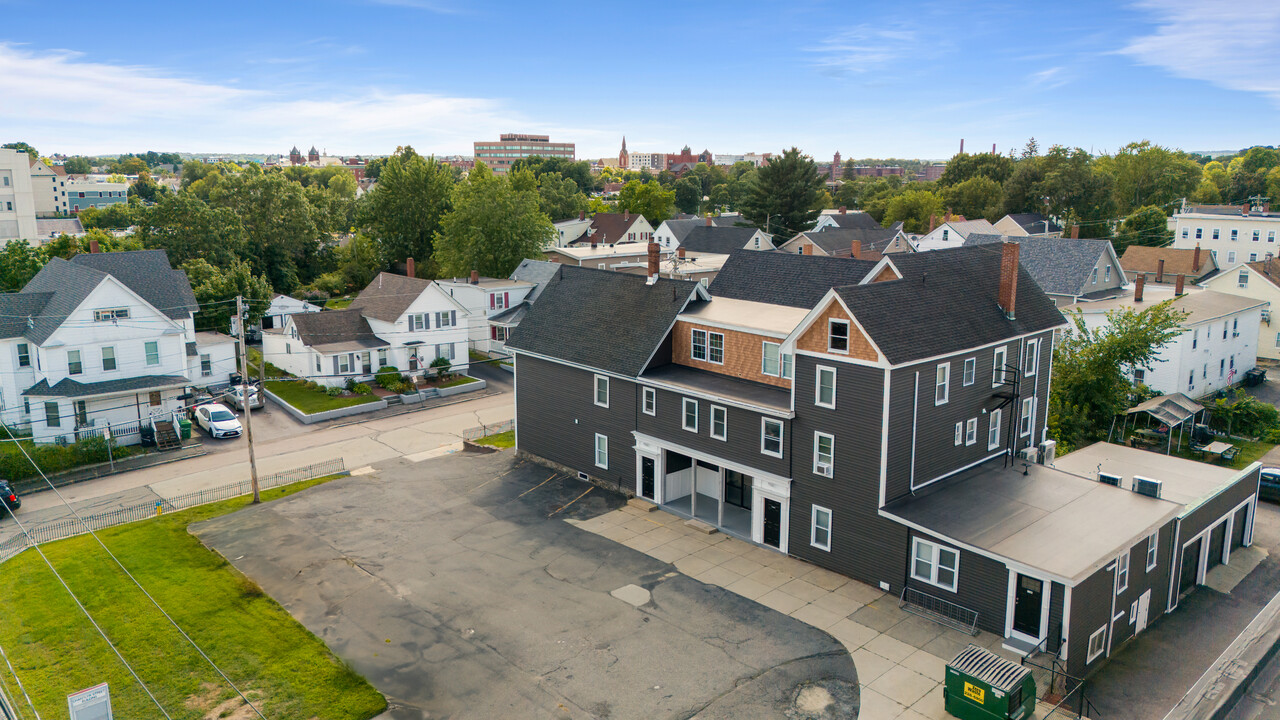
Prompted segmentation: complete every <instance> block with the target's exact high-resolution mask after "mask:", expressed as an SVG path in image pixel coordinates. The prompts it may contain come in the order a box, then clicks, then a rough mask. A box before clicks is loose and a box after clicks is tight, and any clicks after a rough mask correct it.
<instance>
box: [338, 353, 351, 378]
mask: <svg viewBox="0 0 1280 720" xmlns="http://www.w3.org/2000/svg"><path fill="white" fill-rule="evenodd" d="M349 372H351V355H350V354H345V355H339V356H338V374H339V375H346V374H347V373H349Z"/></svg>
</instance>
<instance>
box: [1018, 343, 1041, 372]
mask: <svg viewBox="0 0 1280 720" xmlns="http://www.w3.org/2000/svg"><path fill="white" fill-rule="evenodd" d="M1022 364H1023V368H1022V373H1023V374H1024V375H1026V376H1027V377H1030V376H1032V375H1035V374H1036V370H1037V369H1038V368H1039V367H1040V341H1039V340H1028V341H1027V349H1026V355H1025V357H1023V359H1022Z"/></svg>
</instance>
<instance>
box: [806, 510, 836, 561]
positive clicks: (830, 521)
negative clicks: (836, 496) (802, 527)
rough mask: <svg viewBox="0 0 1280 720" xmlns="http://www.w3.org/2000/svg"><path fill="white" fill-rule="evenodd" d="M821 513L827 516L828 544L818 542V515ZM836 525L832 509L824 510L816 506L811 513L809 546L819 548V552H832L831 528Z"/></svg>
mask: <svg viewBox="0 0 1280 720" xmlns="http://www.w3.org/2000/svg"><path fill="white" fill-rule="evenodd" d="M819 512H824V513H826V514H827V527H826V528H825V529H826V531H827V542H826V544H823V543H820V542H818V513H819ZM834 524H835V522H834V514H833V513H832V512H831V510H830V508H824V507H822V506H820V505H814V506H813V510H812V511H811V512H810V513H809V544H810V545H812V546H813V547H816V548H818V549H819V550H826V551H827V552H831V527H832V526H833V525H834Z"/></svg>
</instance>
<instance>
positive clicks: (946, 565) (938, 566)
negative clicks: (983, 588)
mask: <svg viewBox="0 0 1280 720" xmlns="http://www.w3.org/2000/svg"><path fill="white" fill-rule="evenodd" d="M959 576H960V552H959V551H958V550H956V549H955V548H949V547H947V546H945V545H939V544H937V543H933V542H929V541H928V540H922V539H921V538H915V539H913V540H912V547H911V577H913V578H915V579H916V580H919V581H921V582H926V583H929V584H930V585H935V586H937V587H940V588H942V589H943V590H950V591H951V592H955V591H956V580H957V579H958V578H959Z"/></svg>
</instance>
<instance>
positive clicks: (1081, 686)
mask: <svg viewBox="0 0 1280 720" xmlns="http://www.w3.org/2000/svg"><path fill="white" fill-rule="evenodd" d="M1022 665H1023V666H1025V667H1030V668H1032V674H1033V675H1035V674H1043V673H1048V675H1049V687H1048V688H1046V689H1045V690H1044V691H1043V692H1041V694H1040V699H1041V700H1042V701H1043V702H1052V701H1053V700H1055V699H1056V700H1057V702H1056V703H1054V705H1053V708H1052V709H1050V710H1049V712H1048V713H1046V714H1045V715H1044V717H1043V718H1041V720H1047V718H1088V720H1100V718H1101V717H1102V716H1100V715H1099V714H1098V709H1097V708H1096V707H1094V706H1093V703H1091V702H1089V698H1088V697H1087V696H1086V693H1085V689H1086V685H1087V683H1086V682H1085V681H1084V680H1082V679H1080V678H1078V677H1075V676H1073V675H1068V674H1067V672H1066V670H1065V669H1064V668H1065V665H1064V664H1063V663H1062V661H1060V660H1059V659H1058V656H1057V654H1054V655H1052V656H1050V658H1049V664H1048V665H1042V664H1040V663H1038V662H1035V661H1034V660H1030V659H1029V658H1026V657H1024V658H1022ZM1036 669H1038V670H1040V671H1041V673H1035V670H1036Z"/></svg>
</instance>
